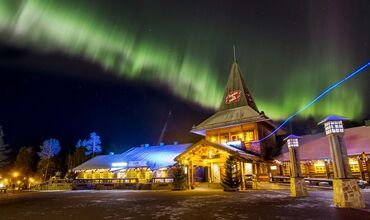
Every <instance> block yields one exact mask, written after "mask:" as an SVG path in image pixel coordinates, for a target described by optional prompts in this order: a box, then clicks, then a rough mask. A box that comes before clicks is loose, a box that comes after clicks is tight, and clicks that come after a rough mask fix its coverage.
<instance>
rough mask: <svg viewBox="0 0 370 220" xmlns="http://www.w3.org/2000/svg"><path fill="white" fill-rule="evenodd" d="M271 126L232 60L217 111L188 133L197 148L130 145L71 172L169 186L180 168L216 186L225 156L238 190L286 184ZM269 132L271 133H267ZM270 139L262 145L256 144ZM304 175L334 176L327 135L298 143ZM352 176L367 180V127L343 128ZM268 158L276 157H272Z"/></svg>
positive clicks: (285, 164) (190, 179) (281, 151)
mask: <svg viewBox="0 0 370 220" xmlns="http://www.w3.org/2000/svg"><path fill="white" fill-rule="evenodd" d="M275 129H276V126H275V124H274V122H273V121H272V120H271V119H270V118H268V117H267V116H266V115H265V113H264V112H263V111H259V109H258V107H257V104H256V103H255V101H254V99H253V96H252V94H251V92H250V90H249V89H248V87H247V85H246V83H245V80H244V78H243V74H242V72H241V70H240V67H239V65H238V63H237V62H236V61H234V62H233V64H232V66H231V70H230V74H229V77H228V82H227V85H226V88H225V92H224V96H223V99H222V100H221V105H220V108H219V109H218V111H217V112H216V113H215V114H214V115H212V116H211V117H209V118H208V119H206V120H204V121H203V122H201V123H200V124H198V125H197V126H194V127H193V128H192V130H191V132H192V133H195V134H198V135H200V136H202V137H203V138H202V139H201V140H200V141H198V142H197V143H195V144H173V145H163V144H161V145H159V146H149V145H145V146H142V147H134V148H131V149H130V150H128V151H126V152H124V153H122V154H118V155H102V156H96V157H94V158H92V159H91V160H89V161H87V162H85V163H83V164H81V165H80V166H78V167H76V168H74V172H76V173H77V179H78V180H86V181H90V182H95V183H100V182H102V183H106V182H110V183H142V184H145V183H151V184H153V183H166V182H167V183H168V182H171V181H172V176H171V167H173V166H174V165H175V164H181V165H183V167H184V172H185V174H186V177H187V178H186V179H187V181H186V182H187V184H186V185H187V187H188V188H189V189H190V188H194V187H197V186H200V185H204V183H206V184H207V185H208V186H212V185H213V186H217V185H218V186H220V183H221V181H222V176H223V174H224V166H225V163H226V160H227V158H228V157H229V156H233V158H235V159H236V160H237V167H236V169H237V170H238V171H239V173H240V174H241V177H242V178H241V182H242V184H241V189H245V188H255V189H259V188H261V186H262V185H264V183H269V182H271V181H274V180H288V179H289V178H288V177H289V175H290V170H289V154H288V150H287V146H286V145H283V146H282V147H281V144H279V143H277V141H276V140H277V138H276V135H278V136H282V135H285V134H286V133H285V132H284V131H282V130H279V131H278V132H277V133H276V134H271V133H272V131H273V130H275ZM270 134H271V135H270ZM268 135H270V137H269V138H268V139H266V140H264V141H262V142H259V141H258V140H260V139H262V138H265V137H266V136H268ZM300 141H301V147H300V148H299V151H300V155H301V168H302V173H303V175H304V176H305V177H307V178H322V179H330V178H332V177H333V170H332V164H331V160H330V152H329V143H328V140H327V138H326V136H325V134H315V135H306V136H302V138H301V139H300ZM345 141H346V142H347V148H348V153H349V156H350V158H349V160H350V161H349V162H350V166H351V170H352V173H353V175H354V176H355V177H357V178H359V179H364V180H369V177H370V157H369V156H368V155H369V154H370V127H369V126H364V127H356V128H350V129H346V130H345ZM272 155H278V156H276V157H272Z"/></svg>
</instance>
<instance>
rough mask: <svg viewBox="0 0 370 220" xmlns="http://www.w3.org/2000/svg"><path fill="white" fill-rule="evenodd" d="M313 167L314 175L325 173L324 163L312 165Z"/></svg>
mask: <svg viewBox="0 0 370 220" xmlns="http://www.w3.org/2000/svg"><path fill="white" fill-rule="evenodd" d="M314 167H315V173H325V172H326V168H325V163H324V162H316V163H315V164H314Z"/></svg>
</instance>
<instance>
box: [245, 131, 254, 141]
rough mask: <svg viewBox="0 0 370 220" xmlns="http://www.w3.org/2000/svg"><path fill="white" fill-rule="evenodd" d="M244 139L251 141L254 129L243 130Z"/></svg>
mask: <svg viewBox="0 0 370 220" xmlns="http://www.w3.org/2000/svg"><path fill="white" fill-rule="evenodd" d="M244 139H245V141H247V142H248V141H253V140H254V131H253V130H251V131H246V132H245V138H244Z"/></svg>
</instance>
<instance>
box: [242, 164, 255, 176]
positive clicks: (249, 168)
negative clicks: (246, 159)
mask: <svg viewBox="0 0 370 220" xmlns="http://www.w3.org/2000/svg"><path fill="white" fill-rule="evenodd" d="M244 169H245V174H246V175H252V174H253V167H252V163H245V164H244Z"/></svg>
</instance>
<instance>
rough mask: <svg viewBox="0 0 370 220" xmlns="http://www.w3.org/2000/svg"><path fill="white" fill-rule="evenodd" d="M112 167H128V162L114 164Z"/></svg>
mask: <svg viewBox="0 0 370 220" xmlns="http://www.w3.org/2000/svg"><path fill="white" fill-rule="evenodd" d="M112 167H127V162H117V163H112Z"/></svg>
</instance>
